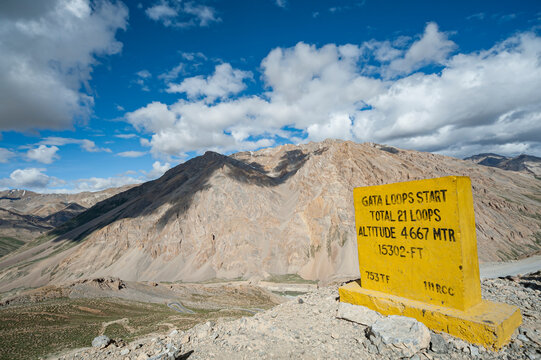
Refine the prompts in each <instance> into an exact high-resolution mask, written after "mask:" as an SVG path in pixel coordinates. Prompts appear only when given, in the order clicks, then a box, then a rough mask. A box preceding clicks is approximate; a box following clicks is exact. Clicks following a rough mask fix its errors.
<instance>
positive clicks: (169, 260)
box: [0, 140, 541, 290]
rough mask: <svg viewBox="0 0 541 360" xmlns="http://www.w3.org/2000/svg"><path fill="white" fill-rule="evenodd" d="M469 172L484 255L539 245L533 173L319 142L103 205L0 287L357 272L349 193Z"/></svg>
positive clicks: (15, 260)
mask: <svg viewBox="0 0 541 360" xmlns="http://www.w3.org/2000/svg"><path fill="white" fill-rule="evenodd" d="M446 175H467V176H470V178H471V180H472V185H473V194H474V202H475V204H474V205H475V212H476V223H477V239H478V250H479V258H480V259H481V261H496V260H508V259H514V258H519V257H523V256H528V255H530V254H533V253H536V252H538V251H539V249H540V247H541V245H540V243H539V242H540V240H539V237H540V235H541V232H540V229H541V217H540V212H541V211H540V209H541V206H540V205H541V184H540V182H539V180H538V179H536V178H535V177H534V176H532V175H530V174H524V173H517V172H509V171H504V170H500V169H496V168H491V167H486V166H479V165H477V164H474V163H472V162H470V161H463V160H459V159H455V158H451V157H445V156H441V155H435V154H430V153H423V152H417V151H407V150H400V149H395V148H392V147H388V146H381V145H377V144H372V143H364V144H356V143H353V142H349V141H338V140H327V141H324V142H320V143H309V144H305V145H300V146H294V145H284V146H279V147H276V148H270V149H264V150H260V151H257V152H242V153H237V154H233V155H231V156H224V155H221V154H218V153H214V152H207V153H206V154H204V155H202V156H200V157H197V158H194V159H191V160H189V161H187V162H185V163H183V164H181V165H179V166H177V167H175V168H172V169H170V170H169V171H168V172H166V173H165V174H164V175H163V176H162V177H161V178H159V179H157V180H154V181H150V182H147V183H145V184H142V185H139V186H136V187H133V188H131V189H129V190H127V191H125V192H122V193H120V194H117V195H115V196H112V197H110V198H108V199H107V200H104V201H101V202H99V203H97V204H96V205H94V206H93V207H91V208H90V209H88V210H87V211H85V212H83V213H81V214H80V215H78V216H77V217H75V218H73V219H72V220H70V221H69V222H67V223H65V224H64V225H62V226H60V227H59V228H57V229H56V230H55V236H56V237H55V238H54V239H51V240H50V241H48V242H43V243H41V244H39V245H37V246H35V247H32V248H29V249H27V250H25V251H22V252H18V253H16V254H14V255H12V256H7V257H5V258H4V259H1V260H0V269H2V270H1V272H0V290H8V289H12V288H17V287H21V286H40V285H44V284H47V283H49V282H52V283H55V282H64V281H73V280H76V279H78V278H82V277H85V278H86V277H100V276H116V277H119V278H122V279H125V280H128V281H141V280H146V281H201V280H207V279H213V278H236V277H244V278H265V277H267V276H268V275H269V274H299V275H300V276H302V277H303V278H305V279H319V280H331V279H334V278H340V277H357V276H358V263H357V247H356V237H355V225H354V209H353V195H352V190H353V188H354V187H357V186H366V185H376V184H384V183H393V182H399V181H407V180H415V179H424V178H432V177H440V176H446Z"/></svg>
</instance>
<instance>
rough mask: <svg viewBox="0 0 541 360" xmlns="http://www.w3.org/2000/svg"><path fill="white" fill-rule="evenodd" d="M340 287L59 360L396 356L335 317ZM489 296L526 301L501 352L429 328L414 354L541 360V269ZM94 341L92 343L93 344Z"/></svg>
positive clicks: (492, 286)
mask: <svg viewBox="0 0 541 360" xmlns="http://www.w3.org/2000/svg"><path fill="white" fill-rule="evenodd" d="M337 288H338V287H337V286H331V287H324V288H319V289H317V290H315V291H313V292H310V293H307V294H305V295H302V296H299V297H297V298H294V299H292V300H291V301H289V302H286V303H283V304H280V305H278V306H275V307H274V308H272V309H270V310H267V311H265V312H261V313H258V314H256V315H254V316H253V317H245V318H241V319H239V320H235V321H229V322H225V321H223V322H221V321H219V322H216V323H214V322H207V323H204V324H199V325H197V326H195V327H193V328H192V329H190V330H187V331H185V332H182V331H176V330H174V331H173V332H171V333H170V334H168V335H156V336H154V337H151V338H146V339H140V340H138V341H135V342H132V343H130V344H124V343H123V342H122V341H121V340H120V339H114V340H112V342H111V343H110V344H109V345H108V346H107V347H104V348H101V349H98V348H86V349H79V350H77V351H74V352H71V353H69V354H66V355H64V356H61V357H60V359H66V360H67V359H70V360H71V359H130V360H133V359H153V360H158V359H190V360H197V359H352V358H356V359H374V358H378V359H397V358H401V357H404V353H403V352H401V351H400V350H398V349H397V348H396V347H395V346H392V345H385V343H384V342H382V341H381V338H377V337H374V336H373V335H370V334H371V331H370V327H369V326H364V325H361V324H358V323H355V322H351V321H346V320H343V319H338V318H337V317H336V313H337V309H338V306H339V302H338V301H337V297H338V290H337ZM482 291H483V297H484V298H486V299H489V300H493V301H498V302H504V303H508V304H513V305H516V306H518V307H520V309H521V312H522V315H523V324H522V326H521V327H520V328H519V329H518V331H516V332H515V334H514V335H513V337H512V340H511V342H510V343H509V344H508V345H507V346H505V347H504V348H503V349H501V350H500V351H498V352H492V351H490V350H487V349H485V348H483V347H481V346H475V345H471V344H468V343H466V342H464V341H462V340H460V339H456V338H454V337H452V336H449V335H447V334H435V333H433V332H430V338H431V341H430V344H429V345H428V347H426V348H424V349H420V350H419V351H417V352H416V353H415V354H413V355H411V354H410V356H409V358H411V359H415V360H421V359H471V358H477V359H530V360H533V359H541V302H540V298H541V297H540V292H541V272H537V273H533V274H528V275H524V276H517V277H506V278H499V279H486V280H483V281H482ZM89 345H90V344H89Z"/></svg>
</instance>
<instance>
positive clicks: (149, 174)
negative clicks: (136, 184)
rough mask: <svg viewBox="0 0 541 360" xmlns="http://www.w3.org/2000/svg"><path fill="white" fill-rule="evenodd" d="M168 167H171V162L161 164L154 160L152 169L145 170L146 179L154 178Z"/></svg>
mask: <svg viewBox="0 0 541 360" xmlns="http://www.w3.org/2000/svg"><path fill="white" fill-rule="evenodd" d="M169 169H171V164H169V163H168V162H166V163H163V164H162V163H161V162H159V161H155V162H154V163H153V164H152V170H150V171H149V172H146V173H145V175H146V177H147V178H148V179H156V178H159V177H160V176H162V175H163V174H164V173H165V172H166V171H167V170H169Z"/></svg>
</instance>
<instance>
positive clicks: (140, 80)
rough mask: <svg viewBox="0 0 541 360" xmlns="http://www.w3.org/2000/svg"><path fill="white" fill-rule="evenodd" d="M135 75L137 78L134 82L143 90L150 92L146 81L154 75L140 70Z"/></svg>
mask: <svg viewBox="0 0 541 360" xmlns="http://www.w3.org/2000/svg"><path fill="white" fill-rule="evenodd" d="M135 75H137V78H136V79H134V80H133V82H134V83H136V84H137V85H139V86H141V90H143V91H150V89H149V87H148V85H147V83H146V81H147V80H148V79H150V78H151V77H152V74H151V73H150V72H149V71H148V70H140V71H138V72H136V73H135Z"/></svg>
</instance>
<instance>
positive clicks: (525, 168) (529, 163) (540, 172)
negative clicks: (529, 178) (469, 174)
mask: <svg viewBox="0 0 541 360" xmlns="http://www.w3.org/2000/svg"><path fill="white" fill-rule="evenodd" d="M464 160H468V161H472V162H474V163H476V164H479V165H484V166H490V167H496V168H498V169H502V170H510V171H520V172H524V173H528V174H533V175H534V176H537V177H540V176H541V158H539V157H537V156H533V155H527V154H521V155H518V156H516V157H508V156H503V155H498V154H493V153H483V154H477V155H472V156H469V157H467V158H464Z"/></svg>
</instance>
